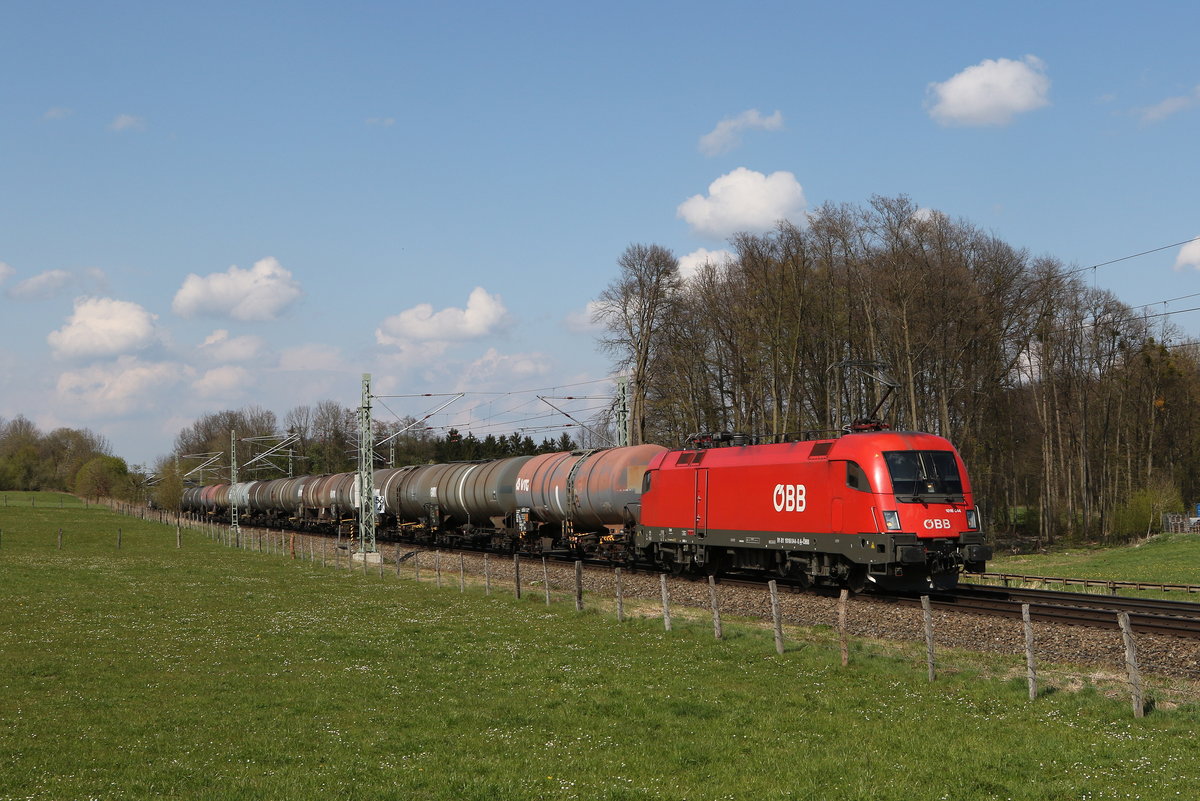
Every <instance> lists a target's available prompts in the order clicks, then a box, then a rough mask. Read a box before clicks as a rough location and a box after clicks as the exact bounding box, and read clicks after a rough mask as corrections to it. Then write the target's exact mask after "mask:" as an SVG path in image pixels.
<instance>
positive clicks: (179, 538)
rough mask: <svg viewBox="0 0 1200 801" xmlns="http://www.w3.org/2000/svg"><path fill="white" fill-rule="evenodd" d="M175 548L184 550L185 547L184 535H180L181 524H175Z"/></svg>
mask: <svg viewBox="0 0 1200 801" xmlns="http://www.w3.org/2000/svg"><path fill="white" fill-rule="evenodd" d="M175 547H176V548H182V547H183V534H181V533H180V531H179V524H178V523H176V524H175Z"/></svg>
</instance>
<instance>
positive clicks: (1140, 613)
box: [300, 532, 1200, 640]
mask: <svg viewBox="0 0 1200 801" xmlns="http://www.w3.org/2000/svg"><path fill="white" fill-rule="evenodd" d="M300 536H306V537H311V536H315V537H321V536H325V535H321V534H318V533H316V532H304V533H303V534H302V535H300ZM330 538H332V537H330ZM394 544H395V545H401V547H411V548H414V549H421V550H429V551H433V550H442V551H449V552H454V551H461V552H466V553H474V554H477V555H478V554H483V553H491V554H492V555H494V556H504V557H511V554H500V553H498V552H495V551H488V550H487V549H482V548H475V547H457V548H456V547H454V546H450V545H441V546H435V545H432V544H418V543H394ZM342 547H343V548H345V547H346V546H342ZM544 555H545V556H546V558H547V559H548V560H550V561H553V562H558V563H571V562H574V561H576V558H577V557H575V556H573V555H570V554H565V553H555V552H551V553H547V554H544ZM523 556H524V558H526V559H528V560H529V561H530V562H535V561H540V558H541V557H540V556H536V555H532V554H530V555H523ZM582 561H583V563H584V567H585V569H588V570H612V569H613V568H614V567H618V566H619V567H621V568H622V570H623V571H625V572H626V573H630V574H657V573H660V572H661V571H660V570H659V569H658V568H656V567H655V566H653V565H650V564H645V563H642V564H632V565H615V564H614V563H612V562H610V561H607V560H604V559H585V560H582ZM671 579H672V580H674V581H686V582H697V581H699V582H705V581H707V576H703V575H688V574H683V575H678V576H671ZM767 580H768V578H767V577H763V578H758V577H749V576H729V575H725V576H720V577H718V578H717V583H718V584H719V585H721V586H728V587H747V588H762V587H763V586H764V585H765V584H766V582H767ZM775 581H776V584H777V586H778V589H779V591H780V592H785V593H809V594H813V595H823V596H826V597H828V596H836V595H837V594H838V590H836V589H830V588H823V587H815V588H814V587H806V586H804V585H803V583H802V582H798V581H795V580H792V579H787V578H778V577H776V578H775ZM922 594H928V595H929V598H930V603H931V605H932V607H933V608H934V609H938V610H942V611H948V612H968V613H972V614H982V615H990V616H994V617H1005V618H1017V619H1020V617H1021V606H1022V604H1029V607H1030V617H1031V619H1032V620H1035V621H1038V622H1046V623H1060V624H1067V625H1073V626H1081V627H1087V628H1099V629H1118V628H1119V624H1118V622H1117V613H1118V612H1126V613H1127V614H1128V615H1129V619H1130V623H1131V624H1132V626H1133V629H1134V631H1135V632H1139V633H1146V634H1159V635H1169V636H1174V637H1184V638H1188V639H1194V640H1200V603H1196V602H1191V601H1171V600H1159V599H1144V598H1125V597H1121V596H1105V595H1095V594H1089V593H1083V592H1067V591H1063V590H1039V589H1022V588H1008V587H996V586H992V585H978V584H960V585H959V587H958V588H956V589H955V590H952V591H944V592H938V591H930V592H928V593H883V592H867V593H860V594H858V595H857V596H856V597H857V598H859V599H861V600H864V601H868V602H872V603H882V604H895V605H901V606H920V604H921V601H920V596H921V595H922Z"/></svg>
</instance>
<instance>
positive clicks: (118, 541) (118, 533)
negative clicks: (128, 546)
mask: <svg viewBox="0 0 1200 801" xmlns="http://www.w3.org/2000/svg"><path fill="white" fill-rule="evenodd" d="M117 550H118V551H119V550H121V529H119V528H118V529H117Z"/></svg>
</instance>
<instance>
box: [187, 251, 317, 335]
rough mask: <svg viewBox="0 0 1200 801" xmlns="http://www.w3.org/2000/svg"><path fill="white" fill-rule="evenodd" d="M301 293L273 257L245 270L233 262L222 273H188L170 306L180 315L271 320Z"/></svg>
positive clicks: (297, 284) (298, 285)
mask: <svg viewBox="0 0 1200 801" xmlns="http://www.w3.org/2000/svg"><path fill="white" fill-rule="evenodd" d="M302 294H303V292H302V291H301V289H300V284H299V282H298V281H296V280H295V279H294V278H292V274H291V273H290V272H288V271H287V270H285V269H284V268H283V266H282V265H281V264H280V263H279V262H278V261H276V260H275V259H273V258H266V259H261V260H259V261H257V262H255V263H254V266H253V267H251V268H250V269H249V270H243V269H241V268H239V267H238V266H237V265H236V264H235V265H233V266H232V267H230V268H229V269H228V270H227V271H225V272H223V273H210V274H209V275H206V276H204V277H200V276H199V275H196V274H195V273H192V274H190V275H189V276H188V277H187V278H186V279H184V281H183V286H182V287H180V288H179V291H178V292H176V293H175V300H174V301H172V303H171V309H172V310H173V311H174V312H175V313H176V314H178V315H180V316H182V317H195V316H196V315H206V316H210V317H230V318H232V319H234V320H274V319H275V318H276V317H278V316H279V315H280V314H282V313H283V312H284V311H285V310H286V309H287V308H288V307H289V306H291V305H292V304H293V303H295V302H296V301H297V300H299V298H300V296H301V295H302Z"/></svg>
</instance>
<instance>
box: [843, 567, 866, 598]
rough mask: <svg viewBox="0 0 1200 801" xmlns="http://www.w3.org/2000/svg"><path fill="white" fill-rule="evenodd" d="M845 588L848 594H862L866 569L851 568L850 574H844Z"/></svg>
mask: <svg viewBox="0 0 1200 801" xmlns="http://www.w3.org/2000/svg"><path fill="white" fill-rule="evenodd" d="M846 586H847V587H848V588H849V589H850V592H853V593H859V592H862V591H863V589H864V588H865V587H866V586H867V568H866V567H864V566H862V565H855V566H853V567H851V568H850V572H849V573H847V574H846Z"/></svg>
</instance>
